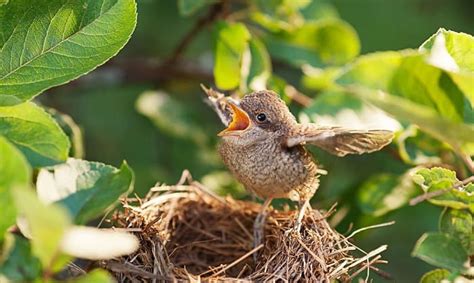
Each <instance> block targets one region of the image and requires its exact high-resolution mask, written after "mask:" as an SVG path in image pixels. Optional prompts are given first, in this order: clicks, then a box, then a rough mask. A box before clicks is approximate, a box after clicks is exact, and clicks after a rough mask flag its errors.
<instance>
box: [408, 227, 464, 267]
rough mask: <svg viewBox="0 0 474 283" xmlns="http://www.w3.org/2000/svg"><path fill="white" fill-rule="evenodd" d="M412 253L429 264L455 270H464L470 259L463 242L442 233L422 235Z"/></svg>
mask: <svg viewBox="0 0 474 283" xmlns="http://www.w3.org/2000/svg"><path fill="white" fill-rule="evenodd" d="M412 255H413V256H415V257H418V258H420V259H422V260H424V261H426V262H427V263H429V264H432V265H435V266H438V267H441V268H447V269H450V270H454V271H463V270H464V269H465V268H466V267H465V264H466V262H467V260H468V255H467V253H466V250H464V248H463V246H462V244H461V243H460V242H459V241H458V240H457V239H456V238H453V237H452V236H449V235H446V234H441V233H426V234H424V235H423V236H421V238H420V239H418V241H417V243H416V245H415V248H414V250H413V252H412Z"/></svg>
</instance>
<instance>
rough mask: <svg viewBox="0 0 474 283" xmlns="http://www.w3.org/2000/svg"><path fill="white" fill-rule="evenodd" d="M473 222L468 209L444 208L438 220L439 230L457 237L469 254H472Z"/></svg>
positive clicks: (473, 239)
mask: <svg viewBox="0 0 474 283" xmlns="http://www.w3.org/2000/svg"><path fill="white" fill-rule="evenodd" d="M473 224H474V223H473V221H472V214H471V213H470V212H469V211H466V210H457V209H445V210H444V211H443V213H442V214H441V217H440V220H439V230H440V231H441V232H443V233H446V234H449V235H451V236H453V237H454V238H457V239H458V240H459V241H460V242H461V243H462V244H463V246H464V248H465V249H466V250H467V251H469V254H470V255H471V254H474V234H473V230H472V229H473V227H474V226H473Z"/></svg>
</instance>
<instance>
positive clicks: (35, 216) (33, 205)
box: [13, 187, 70, 270]
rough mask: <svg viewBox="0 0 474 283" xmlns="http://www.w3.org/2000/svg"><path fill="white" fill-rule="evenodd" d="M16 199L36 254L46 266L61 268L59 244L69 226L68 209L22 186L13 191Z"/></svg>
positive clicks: (44, 266) (61, 259)
mask: <svg viewBox="0 0 474 283" xmlns="http://www.w3.org/2000/svg"><path fill="white" fill-rule="evenodd" d="M13 198H14V201H15V205H16V208H17V210H18V213H19V215H20V216H21V217H24V219H25V220H26V223H27V226H26V227H27V230H28V232H29V233H30V234H31V243H32V251H33V254H34V255H35V256H37V257H38V258H39V259H40V261H41V263H42V265H43V268H46V269H47V268H52V269H55V270H57V269H59V268H60V267H61V266H59V265H58V264H59V262H60V263H61V264H63V263H64V259H63V258H61V257H60V251H59V249H60V243H61V240H62V238H63V235H64V233H65V231H66V229H67V228H68V227H69V225H70V223H69V217H68V213H67V211H66V210H64V209H63V208H62V207H60V206H57V205H45V204H43V203H42V202H41V201H40V200H39V199H38V198H37V197H36V196H35V194H34V193H33V191H30V190H27V189H25V188H23V187H22V188H17V189H16V190H15V191H14V192H13Z"/></svg>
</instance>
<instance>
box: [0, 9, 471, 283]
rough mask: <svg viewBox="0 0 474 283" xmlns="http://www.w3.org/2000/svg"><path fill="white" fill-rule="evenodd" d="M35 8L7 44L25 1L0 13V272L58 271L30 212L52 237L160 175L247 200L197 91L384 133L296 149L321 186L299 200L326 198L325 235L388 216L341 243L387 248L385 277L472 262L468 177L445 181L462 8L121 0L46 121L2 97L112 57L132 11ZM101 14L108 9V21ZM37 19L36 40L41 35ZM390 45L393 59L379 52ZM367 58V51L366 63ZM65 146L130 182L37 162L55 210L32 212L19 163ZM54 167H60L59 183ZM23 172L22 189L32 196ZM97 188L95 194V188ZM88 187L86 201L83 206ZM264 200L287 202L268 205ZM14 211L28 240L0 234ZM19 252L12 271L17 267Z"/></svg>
mask: <svg viewBox="0 0 474 283" xmlns="http://www.w3.org/2000/svg"><path fill="white" fill-rule="evenodd" d="M5 2H8V1H0V6H1V5H2V4H5ZM40 2H41V3H40V4H41V5H39V6H38V9H39V10H40V12H39V13H36V12H35V13H34V14H33V13H31V14H28V13H26V14H27V16H26V18H27V21H25V22H22V23H21V24H22V27H24V26H25V25H27V24H28V23H36V24H37V25H36V26H35V27H38V30H37V32H35V35H37V36H41V37H44V39H45V41H44V43H43V45H42V46H39V42H37V41H36V40H35V39H36V37H28V31H27V29H26V28H20V31H19V33H18V34H15V36H13V33H12V27H14V26H15V23H17V22H15V21H18V19H20V17H11V16H10V15H11V14H12V13H13V14H15V13H21V12H22V11H24V9H26V8H27V6H28V5H26V4H25V3H26V2H25V1H16V3H15V1H10V3H9V4H7V5H3V6H1V7H0V23H2V26H1V27H0V47H1V48H2V49H1V51H0V63H1V62H6V61H5V60H8V58H18V60H19V61H15V62H13V63H14V64H13V65H12V64H3V63H2V64H1V65H0V105H2V107H0V204H2V208H5V210H2V211H6V212H7V213H6V214H5V215H7V216H8V217H5V218H3V219H1V220H0V221H1V222H0V243H1V242H2V241H3V242H4V247H5V248H4V253H3V254H5V255H6V257H0V266H1V267H0V274H3V275H4V276H6V277H8V278H10V279H11V280H31V279H33V278H38V276H44V275H45V274H47V273H48V272H49V271H56V270H58V268H60V267H62V266H63V264H64V260H66V259H68V258H69V256H66V255H65V253H64V251H63V250H61V248H59V247H58V246H57V245H58V242H59V241H53V240H54V239H49V240H44V241H43V240H42V242H44V244H41V243H40V242H39V241H40V240H41V239H44V238H45V237H47V238H50V237H49V236H48V235H49V234H48V233H46V232H47V231H46V232H45V230H44V229H41V227H40V226H41V225H45V226H44V227H48V226H47V225H46V224H48V223H47V222H48V221H47V219H53V220H54V219H56V220H57V221H59V222H61V223H62V224H61V225H54V226H55V227H53V228H54V229H59V230H60V233H56V234H57V236H58V235H59V236H60V234H61V233H64V231H66V230H67V229H69V228H70V227H69V225H70V223H84V222H86V221H87V220H90V219H92V218H95V217H97V216H99V215H100V214H102V213H101V212H102V211H103V210H104V209H105V208H108V207H110V206H111V205H113V204H114V203H116V200H117V196H119V195H122V194H124V193H125V192H126V191H127V190H128V189H129V188H132V187H133V185H135V186H134V189H135V190H134V192H135V193H137V194H140V195H143V194H145V193H146V192H147V191H148V189H149V188H150V187H151V186H153V185H154V184H155V183H156V182H160V183H161V182H166V183H175V182H176V181H177V179H178V178H179V176H180V175H181V172H182V170H184V169H189V170H190V171H191V173H192V174H193V176H194V177H195V178H196V179H200V180H202V182H203V183H204V184H205V185H206V186H208V187H210V188H211V189H214V190H216V191H218V192H219V193H220V194H232V195H234V196H235V197H238V198H248V197H249V196H248V194H247V193H246V192H245V191H244V190H243V188H242V187H241V186H240V185H239V184H237V183H236V182H235V180H234V179H233V178H232V176H231V175H230V174H229V173H228V171H226V169H225V168H224V167H223V165H222V163H221V161H220V160H219V158H218V156H217V154H216V152H215V148H216V143H217V137H216V133H217V132H218V131H219V130H220V129H222V125H220V124H219V122H218V119H217V117H216V116H215V113H213V112H212V110H211V109H210V108H208V107H207V106H206V105H205V103H203V94H202V92H201V90H200V88H199V84H200V83H204V84H206V85H215V86H217V87H218V88H220V89H222V90H227V91H229V92H232V93H234V94H235V95H237V96H242V95H243V94H245V93H246V92H249V91H252V90H258V89H262V88H270V89H273V90H275V91H277V92H278V93H279V94H280V95H281V96H282V98H283V99H284V100H285V101H286V102H287V103H288V104H289V106H290V108H291V110H292V111H293V113H294V114H295V115H296V116H297V117H298V118H299V119H300V120H301V121H307V122H317V123H320V124H330V125H343V126H346V127H361V126H368V125H369V126H372V127H374V126H377V127H389V128H390V129H393V130H395V131H396V138H395V141H394V143H393V144H392V145H391V146H389V147H388V148H386V149H384V150H383V151H381V152H377V153H374V154H371V155H366V156H350V157H346V158H337V157H334V156H331V155H329V154H327V153H325V152H323V151H321V150H319V149H317V148H312V149H311V151H312V152H313V153H314V154H315V156H316V157H317V160H318V162H319V163H320V164H322V166H323V168H324V169H326V170H327V171H328V172H329V174H328V175H327V176H323V177H321V187H320V189H319V190H318V193H317V194H316V196H315V198H314V199H313V206H315V207H318V208H325V209H328V208H329V207H331V206H332V205H333V204H334V203H335V202H338V212H337V213H336V214H335V215H334V216H333V217H332V218H331V222H332V224H334V225H336V228H337V229H338V230H339V231H340V232H342V233H344V232H346V231H347V230H348V228H349V227H356V228H360V227H362V226H367V225H371V224H375V223H379V222H383V221H390V220H396V224H395V225H393V226H391V227H387V228H382V229H377V230H371V231H367V232H364V233H362V234H360V235H358V236H357V237H356V240H357V241H358V244H361V246H362V247H363V248H365V249H367V250H369V249H371V248H374V247H375V246H376V245H377V244H380V245H381V244H388V245H389V250H388V251H387V252H386V253H385V254H384V258H385V259H387V260H388V261H389V264H388V265H387V266H384V267H382V268H383V269H384V270H387V271H388V272H389V273H391V274H392V275H393V277H394V278H395V280H396V281H400V282H413V281H415V280H418V279H420V278H421V277H422V275H423V274H424V273H425V272H427V271H429V270H431V269H433V268H432V267H431V266H429V265H427V264H426V263H424V262H423V261H421V260H418V259H417V258H419V259H422V260H424V261H426V262H427V263H429V264H432V265H435V266H437V267H440V268H445V269H437V270H434V271H431V272H429V273H427V274H426V275H424V276H423V278H422V279H421V280H422V282H437V281H439V280H440V279H446V278H448V279H450V280H452V279H454V278H455V277H457V276H460V275H462V274H465V273H466V270H465V265H464V263H465V262H466V260H467V258H468V257H469V256H470V257H471V258H472V254H473V247H472V242H473V240H472V239H473V235H472V213H473V210H474V208H473V202H474V201H473V199H472V193H473V192H472V191H473V185H472V183H469V182H462V181H460V180H463V179H466V178H468V177H469V176H470V175H472V173H471V172H470V171H469V169H470V168H469V160H470V156H472V155H473V153H474V126H473V123H474V111H473V105H474V53H472V52H470V51H472V50H473V48H474V47H473V46H474V40H473V38H472V36H470V35H468V34H474V19H473V18H472V17H471V13H472V12H470V11H473V10H474V2H472V1H470V0H458V1H448V0H400V1H376V0H361V1H350V0H334V1H329V0H318V1H316V0H313V1H311V0H299V1H287V0H271V1H265V0H253V1H217V0H199V1H190V0H178V1H164V0H161V1H160V0H137V9H138V22H137V25H136V30H135V32H134V34H133V36H132V37H131V39H130V42H128V44H127V45H126V47H125V49H124V50H123V51H122V52H121V53H120V54H119V55H118V56H116V57H115V58H114V59H112V60H111V61H109V62H108V63H107V64H106V65H104V66H103V67H101V68H99V69H98V70H96V71H94V72H92V73H90V74H88V75H87V76H84V77H82V78H80V79H78V80H76V81H74V82H71V83H69V84H66V85H64V86H61V87H56V88H53V89H49V90H47V91H46V93H47V95H42V96H41V97H39V99H37V102H39V103H40V104H43V105H46V106H47V107H52V108H53V109H57V110H58V111H60V112H57V111H56V110H50V109H48V112H49V113H51V115H49V114H47V113H46V112H45V111H43V110H42V109H41V108H40V107H38V106H37V105H35V104H33V103H32V102H26V103H24V104H19V105H13V106H12V104H16V103H19V102H22V101H27V100H30V99H31V98H32V97H34V96H36V95H37V94H39V92H41V91H42V90H44V89H47V88H50V87H53V86H56V85H59V84H63V83H66V82H67V81H69V80H71V79H72V78H76V77H78V76H81V75H83V74H85V73H87V72H89V71H91V70H92V69H94V68H96V67H97V66H99V65H101V64H102V63H103V62H104V61H106V60H108V59H109V58H110V57H111V56H113V55H115V54H116V52H118V50H120V49H121V47H122V46H123V45H124V44H125V43H127V41H128V39H129V36H130V33H131V32H132V30H133V29H134V27H135V16H136V15H135V11H134V5H133V4H134V3H133V2H134V1H131V0H104V1H102V2H103V4H104V6H102V7H98V6H97V3H98V2H97V1H88V0H81V1H80V3H79V2H78V3H76V4H78V5H72V6H71V7H69V8H70V9H71V10H72V11H75V10H77V12H78V14H81V15H82V14H84V15H86V16H87V17H86V18H87V19H88V21H90V22H89V23H90V24H89V25H87V29H86V30H84V29H82V28H83V26H82V22H77V21H71V22H69V21H66V20H65V19H66V17H67V14H65V13H58V14H59V16H57V17H55V16H54V13H53V14H51V13H52V12H54V11H58V12H61V11H62V12H64V10H62V8H61V7H60V6H59V4H58V3H59V2H58V3H53V4H50V3H49V1H43V0H41V1H40ZM60 2H64V1H60ZM79 4H83V5H84V6H81V5H79ZM40 7H48V8H49V10H46V9H40ZM80 7H86V10H85V11H82V10H81V9H80ZM104 7H105V10H103V9H102V8H104ZM87 9H88V10H87ZM107 9H112V10H113V11H114V13H119V14H120V15H121V16H116V15H114V16H113V17H111V15H112V14H114V13H107ZM41 23H46V25H41ZM48 23H49V24H51V26H52V27H53V28H52V33H51V34H52V35H49V32H48V30H45V29H42V28H41V27H44V26H48ZM62 26H64V28H65V29H64V31H65V32H63V33H62V34H61V33H60V32H59V30H60V28H61V27H62ZM110 27H112V29H110ZM439 28H445V29H440V30H439ZM109 30H112V31H113V32H111V31H109ZM449 30H453V31H456V32H451V31H449ZM104 31H109V32H104ZM459 32H466V33H467V34H462V33H459ZM22 34H26V35H25V37H24V38H22V37H21V36H20V35H22ZM10 36H12V38H13V39H12V40H9V38H10ZM58 40H59V41H58ZM23 44H25V46H26V47H27V48H26V49H25V48H24V47H22V46H23ZM48 44H51V46H49V45H48ZM45 46H46V47H50V48H45ZM22 48H23V49H22ZM55 48H57V50H56V49H55ZM406 48H411V49H410V50H404V51H388V50H400V49H406ZM50 49H52V51H54V52H49V51H50ZM374 51H383V52H377V53H370V54H367V53H369V52H374ZM19 52H20V53H19ZM23 53H24V54H23ZM361 54H363V55H362V56H361ZM13 55H15V56H13ZM17 55H19V56H17ZM23 55H24V56H23ZM69 57H72V58H70V59H68V58H69ZM15 64H16V65H15ZM23 67H25V68H24V71H23V69H22V68H23ZM38 74H41V76H39V75H38ZM29 80H30V81H33V80H37V81H34V82H33V83H28V82H29ZM12 85H13V86H12ZM381 92H383V93H381ZM303 93H304V94H303ZM374 105H375V106H376V107H374ZM377 107H378V108H377ZM380 109H382V110H384V111H385V112H386V113H388V114H390V115H391V116H387V115H386V114H385V113H384V112H383V111H381V110H380ZM61 113H67V114H68V115H70V116H71V117H72V118H73V119H69V118H68V116H66V115H64V114H61ZM392 117H395V118H396V119H395V120H394V119H393V118H392ZM53 118H54V119H53ZM55 120H56V122H55ZM60 127H61V128H62V130H60ZM80 130H82V133H81V131H80ZM66 136H67V137H69V139H67V138H66ZM82 139H84V140H82ZM38 141H39V142H38ZM83 147H84V148H83ZM71 148H72V150H71ZM67 152H69V156H70V157H76V158H85V159H87V160H95V161H100V162H104V163H106V164H115V165H119V164H121V162H122V160H124V159H126V160H127V162H128V164H130V167H131V168H133V169H134V172H135V178H133V176H134V175H133V172H132V171H131V169H130V168H129V167H128V166H127V165H123V166H122V167H121V168H120V169H117V168H113V167H111V166H106V165H104V164H99V163H94V162H89V161H85V160H76V159H69V161H68V162H67V163H65V164H62V165H58V166H55V167H53V168H51V167H48V168H42V169H41V171H40V176H41V175H43V176H46V175H47V176H48V178H47V179H48V182H47V187H54V188H55V189H54V190H52V191H51V192H49V193H51V194H52V195H54V194H58V195H60V197H57V196H54V197H51V199H50V200H49V201H56V203H55V204H54V205H53V206H48V209H49V208H51V211H49V212H47V213H43V212H42V211H44V210H48V209H46V208H44V207H43V206H45V205H44V204H41V203H40V202H39V201H38V200H37V199H36V198H35V197H34V196H33V194H29V191H28V190H27V189H26V188H25V187H28V186H33V184H32V182H31V181H30V179H31V168H30V167H36V168H38V167H44V166H50V165H55V164H58V163H62V162H64V161H66V158H67V157H68V154H67ZM465 163H468V164H467V165H466V164H465ZM64 166H66V167H68V168H67V170H66V169H64V168H65V167H64ZM434 166H441V167H444V168H448V169H441V168H432V167H434ZM430 168H432V169H430ZM64 171H67V172H69V173H67V174H66V173H65V174H64V175H61V174H60V172H64ZM11 172H15V174H12V173H11ZM4 176H9V177H8V178H5V177H4ZM64 176H66V177H64ZM84 176H86V177H84ZM34 177H36V174H35V176H34ZM44 178H46V177H44ZM35 179H36V178H33V180H35ZM40 180H41V179H40V178H38V183H36V186H37V187H38V189H39V190H40V191H43V192H44V191H45V190H44V188H45V186H46V185H45V184H44V183H43V184H41V183H40ZM467 180H469V179H467ZM71 184H74V185H71ZM18 186H19V187H20V189H18V190H16V191H18V192H15V193H12V190H13V189H12V188H16V187H18ZM41 187H42V188H43V189H40V188H41ZM419 187H421V188H422V189H421V190H420V188H419ZM21 188H23V190H22V189H21ZM108 190H113V192H109V193H110V194H102V193H101V192H104V191H108ZM445 190H446V193H445V192H444V191H445ZM46 191H47V190H46ZM436 191H443V193H442V194H440V195H433V197H432V198H430V199H429V200H428V202H429V203H427V202H424V203H421V204H419V205H417V206H408V205H407V204H408V203H409V202H410V200H413V198H414V197H416V196H417V195H419V194H421V193H423V194H431V193H433V192H436ZM97 194H101V195H102V196H103V197H100V198H93V200H92V201H91V198H90V196H94V195H95V196H96V195H97ZM46 195H48V194H47V193H46ZM40 197H41V193H40ZM13 199H15V200H16V203H17V205H13V204H12V201H11V200H13ZM23 199H24V200H25V202H24V203H20V201H19V200H23ZM71 200H74V201H71ZM76 200H80V204H81V206H80V207H79V206H78V204H77V203H78V202H76ZM282 203H287V202H286V201H282V202H279V201H277V202H275V203H274V205H276V206H278V205H281V204H282ZM3 204H5V205H3ZM432 204H433V205H432ZM84 207H86V208H87V207H89V209H86V210H82V209H83V208H84ZM91 207H93V209H91ZM65 208H66V209H65ZM16 210H18V211H19V212H21V213H22V214H24V215H26V218H27V220H28V221H27V222H29V223H30V229H31V231H30V232H31V233H33V234H36V235H37V236H36V237H35V238H36V239H34V240H33V241H32V246H30V245H29V244H28V243H29V242H26V241H25V240H23V239H21V238H18V237H16V236H12V235H11V234H10V233H6V234H5V233H4V232H5V231H6V229H7V228H8V227H9V226H10V225H11V224H12V223H14V221H15V217H16V214H17V211H16ZM59 210H61V211H63V210H68V211H69V212H72V213H63V212H58V211H59ZM28 218H29V219H28ZM438 219H439V225H438ZM32 223H33V225H31V224H32ZM50 224H51V223H50ZM24 229H27V228H23V230H24ZM4 234H5V235H6V237H5V239H4ZM59 236H58V237H59ZM417 239H418V241H417ZM57 255H59V257H57ZM411 255H413V256H415V257H417V258H415V257H411ZM22 256H23V257H24V259H20V258H21V257H22ZM37 258H39V259H40V260H39V261H38V260H37ZM22 260H24V261H25V263H26V260H28V262H29V263H30V264H29V265H28V266H29V268H27V269H25V270H22V272H21V274H19V273H18V268H17V266H20V265H21V263H20V262H21V261H22ZM46 271H47V272H46ZM88 276H89V278H83V279H82V280H83V281H85V282H86V281H87V280H89V279H90V280H92V279H94V278H96V279H97V280H98V281H100V282H108V281H109V277H108V276H107V274H105V273H102V271H97V272H95V273H91V274H89V275H88ZM375 279H376V280H377V281H378V280H379V279H380V278H378V277H375ZM0 280H1V276H0Z"/></svg>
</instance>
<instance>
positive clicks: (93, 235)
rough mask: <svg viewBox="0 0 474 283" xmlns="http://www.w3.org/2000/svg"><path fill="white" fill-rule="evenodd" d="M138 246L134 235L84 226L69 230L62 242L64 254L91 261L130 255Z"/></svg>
mask: <svg viewBox="0 0 474 283" xmlns="http://www.w3.org/2000/svg"><path fill="white" fill-rule="evenodd" d="M138 246H139V242H138V239H137V238H136V237H135V236H133V235H132V234H129V233H125V232H119V231H113V230H105V229H97V228H92V227H83V226H82V227H81V226H75V227H71V228H70V229H68V230H67V231H66V233H65V234H64V238H63V240H62V242H61V250H62V251H63V252H64V253H67V254H68V255H71V256H74V257H78V258H84V259H90V260H101V259H112V258H115V257H120V256H124V255H128V254H131V253H133V252H134V251H136V250H137V249H138Z"/></svg>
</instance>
